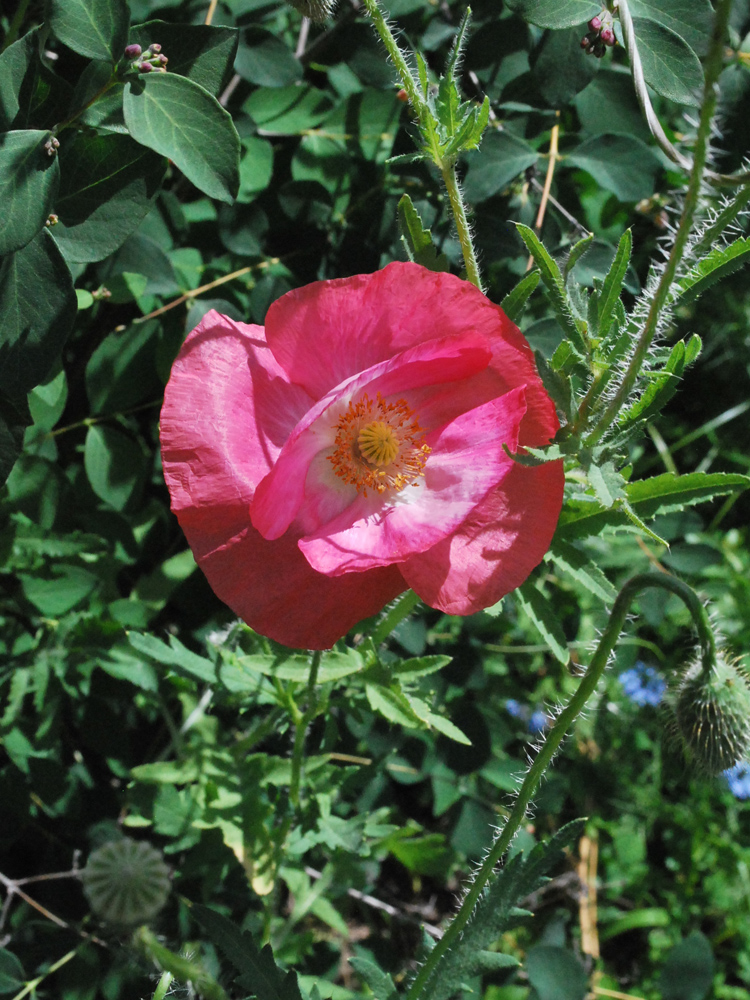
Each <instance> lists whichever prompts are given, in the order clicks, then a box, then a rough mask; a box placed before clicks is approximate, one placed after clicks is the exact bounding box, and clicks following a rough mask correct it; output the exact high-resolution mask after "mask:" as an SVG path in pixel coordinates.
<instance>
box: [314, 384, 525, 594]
mask: <svg viewBox="0 0 750 1000" xmlns="http://www.w3.org/2000/svg"><path fill="white" fill-rule="evenodd" d="M525 412H526V405H525V401H524V388H523V387H522V386H521V387H519V388H517V389H514V390H512V391H511V392H509V393H506V395H505V396H502V397H501V398H500V399H493V400H490V401H489V402H488V403H484V404H483V405H482V406H479V407H476V408H475V409H473V410H470V411H468V412H467V413H463V414H461V415H460V416H458V417H457V418H456V419H455V420H453V421H452V422H451V423H449V424H447V425H446V426H445V427H443V428H441V429H439V430H437V431H435V432H433V433H432V434H428V435H427V444H428V445H429V446H430V448H431V449H432V452H431V454H430V455H429V457H428V459H427V463H426V466H425V469H424V478H420V479H419V480H417V482H416V483H415V484H414V485H412V486H407V487H405V488H404V489H403V490H401V491H400V492H399V493H397V494H395V495H393V496H390V497H388V498H386V499H385V500H383V499H382V498H381V497H379V496H378V495H377V494H375V495H373V494H372V493H370V494H369V495H368V496H367V497H365V496H358V497H357V499H356V500H355V501H354V503H352V504H351V505H350V506H348V507H347V508H346V510H344V511H343V512H342V513H341V514H340V515H339V516H338V517H336V518H334V520H333V521H331V522H330V523H329V524H326V525H324V526H323V527H322V528H321V529H320V530H319V531H317V532H316V533H315V534H313V535H309V536H306V537H304V538H302V539H301V540H300V543H299V547H300V549H301V550H302V552H303V553H304V554H305V557H306V558H307V559H308V561H309V562H310V565H311V566H312V567H313V568H314V569H316V570H318V571H319V572H321V573H326V574H329V575H339V574H342V573H351V572H362V571H363V570H370V569H372V568H373V567H375V566H385V565H388V564H390V563H400V562H403V561H404V560H406V559H408V558H409V557H410V556H413V555H414V554H415V553H419V552H424V551H425V550H426V549H429V548H432V547H433V546H434V545H435V544H436V543H437V542H439V541H440V540H441V539H443V538H445V537H446V536H447V535H449V534H451V533H452V532H453V531H455V530H456V529H457V528H458V527H459V526H460V525H461V524H462V523H463V522H464V521H465V520H466V518H467V517H469V516H470V514H471V512H472V511H473V509H474V508H475V507H476V506H477V505H478V504H479V503H480V502H481V501H482V500H483V499H484V497H485V496H486V495H487V493H488V492H489V491H491V490H500V489H502V483H503V480H504V479H505V477H506V476H507V475H508V473H509V472H510V471H511V469H512V468H513V466H514V465H515V463H514V461H513V459H512V458H511V457H510V456H509V455H508V454H507V453H506V451H505V450H504V448H503V445H507V447H508V448H509V449H510V450H511V451H514V450H515V448H516V442H517V439H518V429H519V426H520V424H521V420H522V418H523V415H524V413H525Z"/></svg>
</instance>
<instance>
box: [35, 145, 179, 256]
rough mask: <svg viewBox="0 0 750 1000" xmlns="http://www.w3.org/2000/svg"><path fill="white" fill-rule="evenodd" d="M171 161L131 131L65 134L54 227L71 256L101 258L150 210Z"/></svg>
mask: <svg viewBox="0 0 750 1000" xmlns="http://www.w3.org/2000/svg"><path fill="white" fill-rule="evenodd" d="M166 167H167V164H166V160H165V159H164V157H162V156H159V155H157V154H156V153H153V152H151V150H150V149H146V148H145V147H144V146H141V145H140V144H139V143H137V142H134V141H133V140H132V139H131V138H130V136H127V135H118V134H116V133H115V134H111V135H96V134H90V133H87V132H77V133H74V134H72V135H71V136H70V137H68V136H67V134H65V135H64V136H63V141H62V145H61V147H60V169H61V171H62V178H61V186H60V190H59V192H58V195H57V198H56V199H55V202H54V209H55V212H56V214H57V215H58V217H59V222H58V224H57V225H56V226H55V227H54V229H53V230H52V235H53V236H54V238H55V241H56V242H57V244H58V246H59V247H60V249H61V250H62V252H63V254H64V255H65V257H66V258H67V259H68V260H73V261H82V262H83V261H94V260H103V259H104V258H105V257H108V256H109V254H111V253H114V251H115V250H116V249H117V248H118V247H119V246H121V245H122V244H123V243H124V242H125V240H126V239H127V238H128V236H130V234H131V233H132V232H134V231H135V230H136V229H137V228H138V226H139V225H140V222H141V220H142V219H143V218H144V216H145V215H147V213H148V212H149V211H150V209H151V206H152V203H153V199H154V198H155V197H156V195H157V193H158V191H159V188H160V186H161V181H162V178H163V177H164V172H165V170H166Z"/></svg>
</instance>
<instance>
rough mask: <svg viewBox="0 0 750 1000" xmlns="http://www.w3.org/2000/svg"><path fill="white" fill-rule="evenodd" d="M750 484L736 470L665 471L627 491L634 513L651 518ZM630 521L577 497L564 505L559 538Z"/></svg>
mask: <svg viewBox="0 0 750 1000" xmlns="http://www.w3.org/2000/svg"><path fill="white" fill-rule="evenodd" d="M748 487H750V476H742V475H739V474H738V473H733V472H732V473H730V472H711V473H708V472H691V473H688V474H687V475H684V476H675V475H673V474H672V473H671V472H665V473H664V474H663V475H661V476H653V477H652V478H651V479H642V480H637V481H636V482H634V483H628V484H627V486H626V487H625V492H626V495H627V499H628V502H629V504H630V505H631V507H632V509H633V511H634V512H635V514H636V515H637V516H638V517H640V518H650V517H655V516H656V514H666V513H668V512H669V511H673V510H682V508H683V507H688V506H691V505H693V504H696V503H702V502H703V501H706V500H712V499H713V498H714V497H717V496H722V495H724V494H726V493H734V492H736V491H738V490H745V489H748ZM629 523H630V522H629V520H628V517H627V515H626V514H625V512H624V511H623V510H621V509H620V508H618V507H614V508H611V509H610V510H606V509H605V508H603V507H602V506H601V504H599V503H598V502H597V501H596V500H595V499H594V498H593V497H589V498H584V497H577V498H574V499H573V500H569V501H567V502H566V504H565V505H564V507H563V510H562V513H561V515H560V521H559V524H558V528H557V533H556V537H560V538H564V539H566V540H571V539H575V538H587V537H588V536H590V535H598V534H599V532H600V531H602V529H603V528H605V527H624V526H627V525H628V524H629Z"/></svg>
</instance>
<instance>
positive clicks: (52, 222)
mask: <svg viewBox="0 0 750 1000" xmlns="http://www.w3.org/2000/svg"><path fill="white" fill-rule="evenodd" d="M59 221H60V218H59V216H57V215H55V213H54V212H50V214H49V215H48V216H47V220H46V222H45V223H44V224H45V226H48V227H49V226H56V225H57V223H58V222H59Z"/></svg>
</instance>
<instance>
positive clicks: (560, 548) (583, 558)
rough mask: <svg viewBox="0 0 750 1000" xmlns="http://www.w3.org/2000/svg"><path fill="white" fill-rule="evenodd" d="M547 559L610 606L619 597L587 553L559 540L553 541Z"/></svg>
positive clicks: (612, 585)
mask: <svg viewBox="0 0 750 1000" xmlns="http://www.w3.org/2000/svg"><path fill="white" fill-rule="evenodd" d="M546 558H547V559H550V560H551V561H552V562H554V564H555V565H556V566H559V567H560V569H562V570H563V571H564V572H565V573H570V575H571V576H572V577H573V578H574V579H575V580H577V581H578V583H580V584H581V585H582V586H584V587H585V588H586V589H587V590H589V591H591V593H592V594H595V595H596V597H599V598H601V600H603V601H606V602H607V603H608V604H611V603H612V601H614V599H615V598H616V597H617V589H616V588H615V586H614V584H612V583H610V581H609V580H608V579H607V577H606V576H605V575H604V573H603V572H602V570H601V569H599V567H598V566H597V565H596V563H595V562H594V561H593V560H592V559H590V558H589V556H587V555H586V553H585V552H582V551H581V550H580V549H577V548H576V547H575V546H574V545H569V544H568V543H567V542H564V541H562V539H560V538H557V539H555V540H554V541H553V543H552V547H551V548H550V550H549V551H548V553H547V556H546Z"/></svg>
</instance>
